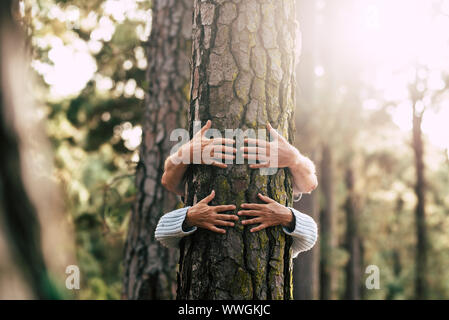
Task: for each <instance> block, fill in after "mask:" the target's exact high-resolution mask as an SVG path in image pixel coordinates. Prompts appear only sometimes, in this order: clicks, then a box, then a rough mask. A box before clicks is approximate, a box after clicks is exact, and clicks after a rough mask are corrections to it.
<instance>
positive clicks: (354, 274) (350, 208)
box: [344, 163, 362, 300]
mask: <svg viewBox="0 0 449 320" xmlns="http://www.w3.org/2000/svg"><path fill="white" fill-rule="evenodd" d="M348 166H349V167H348V168H347V169H346V174H345V184H346V190H347V193H348V195H347V197H346V202H345V205H344V208H345V211H346V241H345V246H346V250H347V251H348V253H349V260H348V263H347V265H346V270H345V273H346V292H345V299H347V300H360V298H361V277H362V265H361V260H362V257H361V243H360V235H359V231H358V205H357V195H356V190H355V186H354V184H355V181H354V179H355V177H354V169H353V168H352V167H351V164H350V163H349V164H348Z"/></svg>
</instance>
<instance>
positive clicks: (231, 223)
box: [214, 220, 235, 227]
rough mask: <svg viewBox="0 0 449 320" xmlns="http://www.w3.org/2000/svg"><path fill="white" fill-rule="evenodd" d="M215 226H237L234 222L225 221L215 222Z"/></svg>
mask: <svg viewBox="0 0 449 320" xmlns="http://www.w3.org/2000/svg"><path fill="white" fill-rule="evenodd" d="M214 225H216V226H221V227H233V226H235V223H234V222H229V221H224V220H215V221H214Z"/></svg>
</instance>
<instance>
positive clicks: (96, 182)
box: [24, 0, 151, 299]
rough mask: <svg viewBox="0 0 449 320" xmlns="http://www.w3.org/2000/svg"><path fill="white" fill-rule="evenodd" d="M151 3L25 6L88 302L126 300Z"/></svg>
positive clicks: (47, 1)
mask: <svg viewBox="0 0 449 320" xmlns="http://www.w3.org/2000/svg"><path fill="white" fill-rule="evenodd" d="M149 6H150V3H149V1H138V0H136V1H127V2H126V4H125V3H124V2H122V1H120V2H117V1H108V0H94V1H81V0H73V1H54V0H39V1H37V0H26V1H24V20H25V22H26V24H27V26H28V32H29V35H30V37H31V44H32V48H33V53H34V54H33V58H34V60H33V62H32V66H33V68H34V69H35V70H36V71H37V73H38V74H39V75H40V77H39V80H41V84H42V86H41V88H44V89H43V90H41V91H39V92H38V94H39V96H38V97H39V100H40V102H41V104H43V106H42V107H41V108H40V112H41V113H42V116H44V117H46V118H47V119H48V122H47V132H48V135H49V137H50V139H51V142H52V146H53V149H54V152H55V155H56V171H55V176H56V178H57V180H58V181H59V183H60V185H61V186H62V188H63V192H64V196H65V203H66V211H67V213H68V214H69V217H70V219H71V220H72V221H73V224H74V227H75V235H76V247H77V257H78V263H79V266H80V269H81V274H82V275H83V277H82V278H81V280H82V284H81V291H80V293H79V298H93V299H118V298H120V291H121V283H122V268H121V266H122V261H123V260H122V259H123V246H124V241H125V232H126V223H127V215H128V213H129V211H130V209H131V207H132V204H133V202H134V201H135V185H134V169H135V164H136V163H137V162H138V159H139V155H138V151H137V148H138V146H139V145H140V141H141V131H142V130H141V126H140V120H141V117H142V102H143V99H144V92H145V91H146V90H148V83H147V81H146V79H145V71H146V68H147V59H146V54H145V49H144V47H143V46H142V43H143V42H144V41H146V40H147V36H148V34H149V31H150V29H149V28H150V27H149V26H150V24H151V15H150V11H149Z"/></svg>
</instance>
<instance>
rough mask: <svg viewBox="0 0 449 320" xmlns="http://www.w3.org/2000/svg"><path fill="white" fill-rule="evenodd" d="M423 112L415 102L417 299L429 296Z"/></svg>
mask: <svg viewBox="0 0 449 320" xmlns="http://www.w3.org/2000/svg"><path fill="white" fill-rule="evenodd" d="M422 116H423V114H422V113H419V112H417V110H416V103H414V104H413V151H414V153H415V167H416V185H415V194H416V197H417V199H418V202H417V205H416V209H415V215H416V236H417V243H416V274H415V286H416V287H415V295H416V299H426V298H427V277H426V274H427V231H426V214H425V188H426V182H425V178H424V144H423V138H422V130H421V123H422Z"/></svg>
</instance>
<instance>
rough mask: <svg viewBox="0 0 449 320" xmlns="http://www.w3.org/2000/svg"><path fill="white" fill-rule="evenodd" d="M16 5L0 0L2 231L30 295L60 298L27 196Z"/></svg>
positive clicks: (36, 213) (21, 46)
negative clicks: (20, 120)
mask: <svg viewBox="0 0 449 320" xmlns="http://www.w3.org/2000/svg"><path fill="white" fill-rule="evenodd" d="M13 3H14V1H1V2H0V141H2V143H1V148H0V149H1V154H2V156H1V157H0V221H1V228H0V229H1V230H0V232H1V233H4V234H0V238H1V239H0V240H3V241H6V248H7V249H8V251H9V252H10V253H11V256H12V257H13V258H14V262H13V263H14V264H15V266H16V269H17V270H20V271H21V273H22V276H23V279H24V280H25V283H26V286H27V287H28V288H29V290H30V295H31V296H32V297H33V298H38V299H55V298H59V297H60V295H59V294H58V292H57V291H56V290H55V287H54V286H53V284H52V282H51V281H50V278H49V274H48V273H49V272H48V269H47V266H46V262H45V259H44V254H43V251H42V246H41V229H40V223H39V216H38V212H37V210H36V208H35V206H34V203H33V202H32V200H31V199H30V196H29V194H28V192H27V189H26V184H25V181H26V180H25V179H24V173H23V168H22V163H23V154H22V153H21V148H20V146H21V145H23V141H21V138H23V136H22V135H21V133H20V132H19V129H18V127H17V126H16V121H17V119H16V118H15V117H16V116H17V98H18V97H17V96H16V95H15V93H17V91H18V90H17V89H18V88H17V87H16V86H18V85H23V84H22V83H18V81H17V79H16V77H18V76H19V75H18V74H13V73H12V72H11V71H12V70H11V69H12V68H11V65H14V64H15V63H17V62H19V61H20V62H21V63H25V62H24V61H23V60H21V58H23V57H22V49H23V47H24V41H25V40H24V37H22V34H21V32H20V31H19V30H18V28H17V26H16V24H15V21H14V19H13V17H12V13H13V9H12V6H13ZM15 76H16V77H15ZM21 89H23V88H21ZM13 272H16V270H14V271H13Z"/></svg>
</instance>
